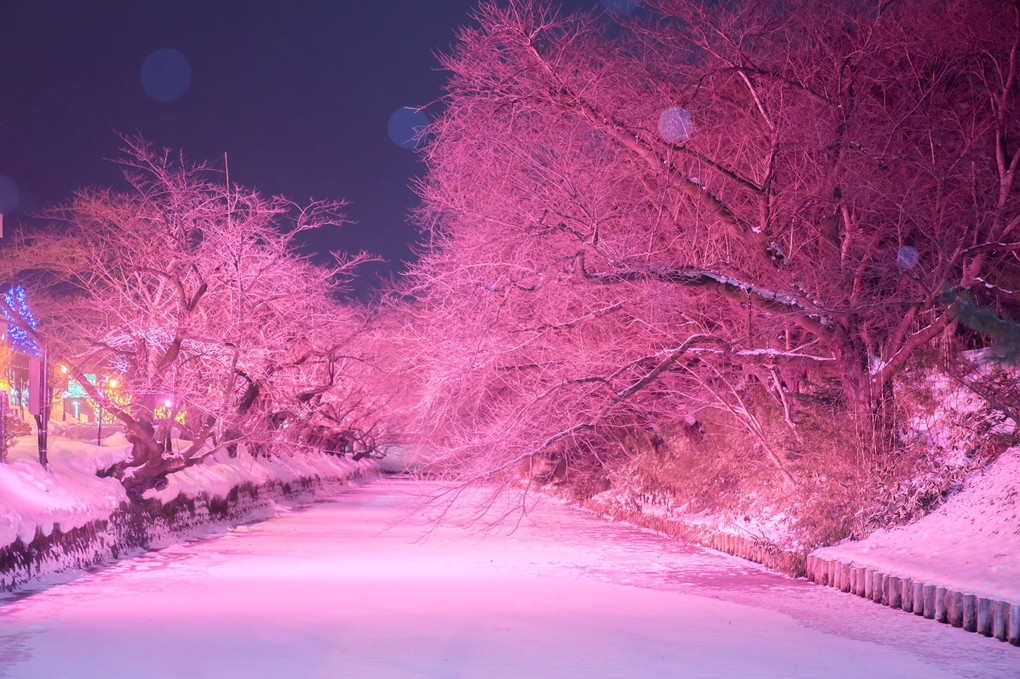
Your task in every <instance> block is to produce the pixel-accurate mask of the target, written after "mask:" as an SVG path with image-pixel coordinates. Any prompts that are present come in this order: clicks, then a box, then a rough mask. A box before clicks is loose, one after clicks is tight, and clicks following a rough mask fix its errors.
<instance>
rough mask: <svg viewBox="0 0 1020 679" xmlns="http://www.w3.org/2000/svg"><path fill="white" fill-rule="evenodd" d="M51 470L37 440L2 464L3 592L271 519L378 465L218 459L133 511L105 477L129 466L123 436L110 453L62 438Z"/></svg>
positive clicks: (107, 447) (316, 455) (329, 459)
mask: <svg viewBox="0 0 1020 679" xmlns="http://www.w3.org/2000/svg"><path fill="white" fill-rule="evenodd" d="M49 443H50V445H49V465H48V466H47V467H46V468H43V467H42V466H41V465H40V464H39V462H38V458H37V451H36V447H35V437H34V436H33V437H25V438H24V439H22V440H21V441H19V442H18V443H17V444H16V445H15V446H13V447H12V448H11V450H10V451H9V453H8V464H5V465H4V464H0V590H4V589H10V588H12V587H15V586H17V585H18V584H21V583H23V582H26V581H27V580H30V579H35V578H37V577H39V576H41V575H45V574H46V573H48V572H55V571H59V570H62V569H64V568H68V567H84V566H87V565H90V564H92V563H96V562H99V561H103V560H104V559H107V558H110V557H111V556H116V555H117V554H118V553H120V552H122V551H124V550H126V549H132V548H147V547H151V546H154V545H157V544H159V545H162V544H167V543H169V542H173V541H174V540H176V539H178V538H181V537H186V536H187V535H189V534H193V533H195V532H197V531H201V530H202V529H203V527H204V526H207V525H208V524H211V523H217V522H219V523H234V522H237V521H243V520H245V519H247V518H251V517H253V516H265V515H271V514H272V508H273V503H274V502H275V501H277V500H280V499H284V498H287V497H290V496H294V495H298V494H307V493H314V492H315V491H316V490H319V489H320V488H323V487H326V488H335V487H336V486H338V485H339V484H342V483H344V482H347V481H350V480H353V479H356V478H359V477H365V476H374V475H375V474H376V473H377V472H378V465H377V464H376V463H375V462H374V461H372V460H368V459H365V460H361V461H359V462H354V461H351V460H347V459H344V458H340V457H337V456H334V455H328V454H325V453H321V452H317V451H305V452H302V453H301V454H295V455H286V454H282V455H278V456H274V457H271V458H267V457H253V456H252V455H250V454H248V453H247V452H246V451H245V450H244V448H243V446H241V449H240V450H239V451H238V453H237V456H236V457H234V458H230V457H229V456H228V455H227V452H226V451H222V452H219V453H215V454H213V455H212V456H210V457H209V458H206V459H205V460H204V461H203V462H202V463H200V464H197V465H195V466H192V467H189V468H187V469H185V470H182V471H180V472H176V473H174V474H171V475H169V477H168V478H167V485H166V487H165V488H163V489H161V490H159V491H156V490H149V491H146V492H145V494H144V496H143V498H144V501H143V502H140V503H130V502H129V501H128V497H127V493H126V492H125V491H124V487H123V486H122V485H121V484H120V482H119V481H117V480H116V479H112V478H99V477H98V476H96V471H97V470H100V469H106V468H108V467H110V466H111V465H113V464H115V463H117V462H119V461H121V460H125V459H127V457H128V456H129V455H130V450H131V446H130V444H129V443H128V442H127V441H126V440H125V439H124V437H123V435H121V434H115V435H113V436H110V437H108V438H106V439H104V440H103V445H101V446H98V445H96V444H94V443H86V442H84V441H77V440H72V439H70V438H62V437H54V438H51V439H50V442H49Z"/></svg>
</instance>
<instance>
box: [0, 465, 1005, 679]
mask: <svg viewBox="0 0 1020 679" xmlns="http://www.w3.org/2000/svg"><path fill="white" fill-rule="evenodd" d="M442 488H443V486H440V485H438V484H425V485H418V484H414V483H413V482H410V481H395V480H384V481H380V482H377V483H374V484H371V485H369V486H367V487H363V488H359V489H356V490H353V491H351V492H349V493H346V494H344V495H341V496H338V497H337V498H336V499H335V500H334V501H331V502H326V503H319V504H315V505H311V506H308V507H306V508H304V509H291V510H287V509H283V510H281V514H280V515H279V516H278V517H277V518H274V519H271V520H268V521H265V522H262V523H258V524H252V525H247V526H241V527H238V528H235V529H232V530H230V531H228V532H226V533H224V534H221V535H218V536H215V537H211V538H206V539H203V540H199V541H196V542H192V543H189V544H184V545H179V546H175V547H170V548H167V549H165V550H163V551H161V552H153V553H149V554H147V555H144V556H142V557H139V558H135V559H130V560H125V561H121V562H118V563H115V564H112V565H109V566H107V567H105V568H101V569H98V570H95V571H93V572H90V573H80V574H78V577H76V578H73V579H70V580H68V579H67V577H66V576H65V578H64V581H63V584H55V583H51V584H50V585H49V586H48V587H47V588H42V591H39V592H37V593H34V594H32V595H31V596H20V597H19V596H15V595H12V596H10V597H8V598H7V599H6V603H4V604H3V605H0V676H3V677H9V678H10V679H22V678H30V677H39V678H42V677H46V678H50V677H82V678H88V677H103V678H104V679H116V678H117V677H140V676H144V677H150V678H158V677H182V676H187V677H253V678H255V677H274V678H275V677H330V678H332V677H373V678H376V677H379V678H386V677H407V678H410V677H487V678H488V677H493V678H496V677H584V678H585V679H588V678H591V677H712V678H718V677H741V678H745V677H825V678H826V679H839V678H840V677H848V678H849V677H853V678H858V677H925V678H938V677H988V678H999V677H1002V678H1003V679H1005V678H1007V677H1009V678H1011V679H1014V678H1015V677H1017V676H1020V653H1018V652H1017V649H1016V648H1013V647H1011V646H1009V645H1007V644H1003V643H1001V642H997V641H994V640H990V639H986V638H984V637H981V636H979V635H976V634H969V633H966V632H963V631H961V630H958V629H954V628H952V627H949V626H948V625H936V624H932V623H931V622H930V621H927V620H924V619H921V618H917V617H916V616H912V615H904V614H903V613H899V612H896V611H892V610H890V609H887V608H883V607H878V606H875V605H874V604H871V603H870V602H866V601H864V600H862V599H858V598H856V597H847V596H844V595H842V594H840V593H838V592H835V591H833V590H831V589H827V588H822V587H816V586H813V585H810V584H808V583H806V582H804V581H793V580H789V579H787V578H784V577H782V576H779V575H776V574H772V573H768V572H766V571H764V570H762V569H761V568H759V567H757V566H754V565H752V564H748V563H746V562H743V561H740V560H738V559H734V558H731V557H726V556H724V555H721V554H719V553H716V552H712V551H709V550H704V549H700V548H695V547H689V546H684V545H681V544H677V543H674V542H670V541H669V540H666V539H665V538H663V537H661V536H659V535H656V534H653V533H649V532H645V531H640V530H637V529H634V528H631V527H628V526H625V525H622V524H618V523H612V522H609V521H605V520H601V519H598V518H596V517H594V516H593V515H591V514H590V513H587V512H584V511H582V510H578V509H574V508H571V507H566V506H563V505H560V504H557V503H555V502H554V501H551V500H545V499H542V498H536V499H535V502H536V503H537V504H536V505H534V506H532V507H530V511H529V514H528V515H527V516H526V517H525V518H524V519H523V520H521V521H520V522H519V524H515V523H508V524H504V525H502V526H497V527H494V528H491V529H490V530H487V531H480V530H479V529H480V527H482V526H484V525H485V522H484V521H483V522H480V523H474V524H469V523H467V518H468V516H469V514H470V513H469V511H468V510H467V509H465V508H464V507H465V506H467V505H458V506H455V507H454V508H452V509H450V510H449V511H448V512H447V514H446V521H445V522H443V523H440V524H436V523H432V522H431V521H430V519H429V516H428V513H427V512H426V511H423V510H422V508H421V507H420V506H419V504H418V497H416V493H421V494H425V495H433V494H435V493H436V492H438V491H439V490H441V489H442ZM466 499H468V500H470V499H477V498H466ZM494 509H495V510H496V511H495V513H496V514H498V513H499V510H500V509H502V506H501V505H500V503H499V502H497V503H496V504H495V505H494ZM0 601H4V600H3V599H0Z"/></svg>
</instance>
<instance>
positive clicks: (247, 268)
mask: <svg viewBox="0 0 1020 679" xmlns="http://www.w3.org/2000/svg"><path fill="white" fill-rule="evenodd" d="M126 141H127V147H126V149H125V151H126V155H125V160H124V161H122V163H123V166H124V168H125V175H126V177H127V179H128V181H129V183H130V185H131V187H132V190H131V191H129V192H124V193H119V192H114V191H109V190H89V191H83V192H81V193H80V194H79V195H78V196H77V197H76V198H75V199H74V201H73V202H72V203H71V204H70V205H68V206H67V207H66V208H62V209H58V210H55V211H53V212H52V214H51V217H53V219H54V220H55V221H57V222H58V223H57V225H56V226H55V227H54V228H52V229H51V230H48V231H46V232H43V233H39V234H35V235H31V236H26V237H23V238H22V239H21V240H20V242H19V243H18V245H17V248H16V250H17V252H16V256H15V257H14V258H12V260H10V261H12V262H14V263H15V265H16V267H17V269H18V271H14V272H12V273H13V274H15V275H18V276H19V277H20V278H21V279H23V280H26V281H30V282H31V285H32V289H33V291H34V292H35V293H36V294H38V295H45V296H46V297H47V300H48V302H49V304H48V305H46V306H45V307H44V308H43V309H41V312H40V314H39V315H40V316H41V317H44V319H45V322H44V324H43V325H42V326H41V327H40V335H42V338H43V339H44V340H45V341H46V343H47V344H48V346H50V348H51V349H50V352H51V355H52V356H54V357H55V358H59V359H61V360H64V361H66V362H67V364H68V365H70V366H71V373H72V375H73V376H74V377H76V378H77V379H78V381H79V382H80V383H81V384H82V386H83V387H84V388H85V389H86V391H88V392H89V393H90V396H91V397H92V398H93V399H95V400H96V401H97V402H99V403H100V404H101V405H102V406H103V407H104V409H106V410H108V411H109V412H110V413H112V414H113V415H114V416H116V418H117V419H119V420H120V421H121V422H122V423H123V424H124V427H125V434H126V435H127V437H128V439H129V440H130V441H131V443H132V444H133V453H132V456H131V459H130V460H129V461H128V462H126V463H124V464H122V465H119V466H118V467H116V468H114V469H113V470H111V471H112V473H115V474H117V475H120V476H123V477H124V480H125V485H126V486H128V487H129V489H130V490H132V491H136V492H141V491H143V490H144V489H146V488H148V487H149V486H150V485H151V484H152V483H153V482H156V483H158V479H159V478H160V477H162V476H164V475H165V474H167V473H169V472H172V471H175V470H178V469H181V468H184V467H185V466H188V465H190V464H194V463H195V462H197V461H199V460H200V459H202V458H203V457H205V456H207V455H209V454H212V453H214V452H216V451H218V450H223V449H226V450H228V451H229V452H230V453H231V454H234V453H236V450H237V447H238V446H239V445H246V446H248V447H249V448H250V449H252V450H253V451H256V450H266V451H268V450H270V449H271V448H272V445H271V444H272V443H273V442H274V441H275V440H277V439H278V438H279V435H280V433H281V429H282V425H283V423H284V422H285V421H286V422H287V423H288V425H292V427H290V431H292V432H294V431H299V430H301V429H302V428H303V427H304V426H305V425H306V424H307V423H309V422H312V421H314V420H315V419H316V417H318V416H319V415H318V413H317V411H318V409H319V406H320V405H321V404H323V403H328V402H329V399H326V398H324V397H323V394H326V393H327V392H329V391H330V390H334V389H335V388H336V387H338V385H339V384H340V382H341V379H340V376H342V375H344V373H345V369H346V368H345V362H348V361H350V360H351V355H352V354H354V355H357V353H358V352H359V351H360V349H359V348H358V346H357V338H358V337H359V336H360V335H361V334H362V333H363V329H364V326H365V322H366V320H365V318H364V314H363V312H361V311H359V310H358V309H357V308H355V307H353V306H350V305H344V304H341V303H340V302H339V301H338V300H337V297H336V294H335V293H336V292H337V291H338V290H340V289H341V288H342V286H343V285H345V284H346V283H347V282H348V281H349V279H350V276H351V275H352V273H353V270H354V268H355V267H356V266H357V265H358V264H359V263H360V262H363V261H365V260H366V259H367V258H368V257H367V256H366V255H358V256H355V257H343V256H339V255H338V256H336V257H335V261H334V264H333V265H332V266H320V265H316V264H313V263H312V262H310V261H309V260H307V259H306V258H304V257H301V256H299V255H298V254H296V250H295V248H296V244H297V243H298V239H299V238H301V237H302V234H304V233H305V232H308V231H310V230H313V229H319V228H326V227H333V226H337V225H340V224H341V223H342V222H343V215H342V212H341V208H342V205H341V204H338V203H313V204H311V205H308V206H298V205H295V204H293V203H291V202H290V201H287V200H285V199H282V198H272V199H267V198H263V197H262V196H260V195H259V194H258V193H256V192H254V191H251V190H247V189H244V188H242V187H236V186H228V185H227V184H226V183H225V182H224V181H223V178H222V176H220V175H218V174H217V173H213V172H211V171H210V169H209V168H208V167H206V166H187V165H185V164H184V163H183V162H180V161H175V160H174V159H173V158H172V157H171V156H170V155H169V154H168V153H167V152H162V153H157V152H155V151H153V150H152V149H151V148H150V147H149V146H147V145H146V144H145V143H143V142H142V141H140V140H135V139H128V140H126ZM97 367H98V368H101V369H103V370H104V371H107V372H109V373H112V374H115V375H119V376H120V378H121V379H120V382H121V384H120V385H119V389H120V390H121V391H123V392H124V393H126V394H128V395H129V396H130V404H129V405H122V404H121V403H118V402H117V401H115V400H112V399H110V398H109V397H108V395H107V394H104V393H102V392H101V391H100V390H99V388H98V387H96V386H94V385H92V384H90V383H89V382H88V381H87V380H86V379H84V376H83V374H84V373H85V372H92V371H95V369H96V368H97ZM354 391H356V390H353V389H351V388H347V389H346V390H342V389H341V390H340V391H338V392H337V393H334V394H332V395H331V396H330V398H331V399H333V400H334V401H336V400H339V401H344V400H345V399H346V396H349V395H350V394H351V393H353V392H354ZM349 406H350V407H348V408H346V409H343V411H342V414H341V412H340V411H337V410H336V408H335V407H332V406H331V407H330V408H329V409H327V410H328V413H327V414H328V415H329V416H330V417H331V418H332V420H333V422H332V424H333V426H334V427H336V428H344V429H347V430H351V431H359V430H360V429H359V427H360V422H361V420H360V419H359V418H361V417H362V416H363V415H364V412H363V411H364V410H365V409H364V408H360V407H359V406H357V405H352V404H349ZM294 438H295V437H293V436H292V437H291V439H294ZM175 440H176V442H175ZM129 470H130V471H129Z"/></svg>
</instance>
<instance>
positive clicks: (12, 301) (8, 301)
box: [2, 285, 42, 356]
mask: <svg viewBox="0 0 1020 679" xmlns="http://www.w3.org/2000/svg"><path fill="white" fill-rule="evenodd" d="M25 297H26V295H25V288H23V287H21V286H20V285H15V286H14V287H13V288H11V289H10V290H8V291H7V293H6V294H5V295H4V303H5V304H4V305H3V306H2V309H3V312H4V317H5V318H6V319H7V334H8V335H10V337H11V348H13V349H14V350H15V351H17V352H20V353H22V354H28V355H29V356H42V352H41V351H39V345H38V344H36V343H35V340H34V339H32V338H31V337H30V336H29V334H28V332H27V331H26V330H25V328H24V327H22V324H23V323H24V324H27V325H28V326H29V327H30V328H32V329H33V330H35V317H34V316H32V310H31V309H29V308H28V300H27V299H26V298H25ZM11 309H13V310H14V311H15V312H17V315H18V316H19V318H17V319H15V318H14V316H12V315H11V311H10V310H11Z"/></svg>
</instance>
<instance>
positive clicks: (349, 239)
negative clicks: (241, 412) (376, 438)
mask: <svg viewBox="0 0 1020 679" xmlns="http://www.w3.org/2000/svg"><path fill="white" fill-rule="evenodd" d="M607 1H609V2H610V3H612V2H616V3H619V2H621V1H622V2H628V1H631V2H632V1H633V0H607ZM476 5H477V2H476V0H371V1H365V2H360V1H359V2H354V1H346V0H315V1H306V2H301V1H292V2H287V1H285V0H279V1H268V2H267V1H258V0H184V1H182V0H177V1H158V2H157V1H150V2H146V1H134V0H132V1H129V2H125V1H124V0H116V1H114V0H105V1H90V2H64V1H63V0H60V1H57V0H33V1H32V2H10V3H5V8H4V10H3V12H2V14H0V96H2V99H0V194H3V192H4V186H3V185H4V183H5V182H6V180H4V179H3V178H4V177H9V178H10V180H11V181H12V182H13V184H14V185H15V186H16V187H17V190H18V195H19V205H18V209H17V211H15V212H13V214H11V215H10V216H9V217H8V218H7V220H6V222H7V225H8V228H10V226H12V225H13V222H16V221H17V220H18V215H19V214H20V215H24V214H28V213H31V212H32V211H33V210H36V209H38V208H41V207H45V206H48V205H52V204H54V203H59V202H63V201H66V200H68V199H69V198H70V196H71V194H72V192H73V191H74V190H75V189H77V188H79V187H83V186H96V185H98V186H116V185H117V184H118V182H119V181H120V172H119V170H118V168H117V167H116V166H115V165H113V164H112V163H110V162H107V161H106V160H104V159H107V158H111V157H114V156H116V155H117V151H118V148H119V140H118V138H117V136H116V133H117V132H125V133H135V132H138V133H141V134H142V135H143V136H144V137H145V138H147V139H149V140H150V141H152V142H153V143H155V144H156V145H158V146H161V147H170V148H173V149H180V150H182V151H183V152H184V154H185V156H186V158H187V159H189V160H191V161H202V160H208V161H213V162H214V163H222V158H223V153H224V152H227V153H228V154H229V159H230V173H231V181H232V182H236V183H239V184H243V185H246V186H250V187H255V188H257V189H259V190H261V191H262V192H263V193H265V194H283V195H286V196H288V197H290V198H293V199H295V200H298V201H303V200H306V199H308V198H309V197H315V198H324V199H340V198H346V199H348V200H349V201H351V206H350V208H349V210H348V213H349V215H350V217H351V218H352V219H353V220H355V221H356V222H357V224H356V225H353V226H349V227H346V228H345V229H343V230H334V231H332V232H331V235H330V236H328V237H322V238H321V239H320V240H318V241H316V242H315V243H314V244H313V245H314V247H316V248H318V249H321V250H329V249H345V250H359V249H367V250H370V251H373V252H376V253H378V254H381V255H383V256H384V257H386V258H387V259H389V260H391V265H389V266H387V267H376V270H375V271H374V272H373V273H374V274H379V273H383V274H385V273H387V272H388V271H392V270H395V269H398V268H399V262H400V261H401V260H403V259H406V258H407V257H408V256H409V252H410V251H409V249H408V247H409V243H411V242H412V241H413V240H414V238H415V235H416V230H415V228H414V227H413V226H411V225H409V224H408V223H407V214H408V211H409V210H410V209H411V208H412V207H413V205H414V203H415V197H414V195H413V193H412V191H411V190H410V189H409V188H408V184H409V182H410V179H411V178H412V177H413V176H416V175H418V174H420V173H421V172H422V166H421V163H420V162H419V160H418V159H417V157H416V156H415V154H414V153H413V152H412V151H410V150H406V149H403V148H400V147H398V146H397V145H396V144H394V143H393V142H392V141H391V139H390V137H389V135H388V133H387V123H388V121H389V119H390V116H391V114H392V113H393V112H394V111H395V110H397V109H399V108H401V107H405V106H420V105H423V104H426V103H428V102H430V101H434V100H435V99H436V98H437V97H439V96H440V94H441V87H442V84H443V82H444V80H445V78H446V75H445V74H443V73H442V72H439V71H438V70H437V67H438V64H437V60H436V58H435V56H434V54H435V52H436V51H447V50H448V49H449V47H450V46H451V44H452V42H453V38H454V30H455V28H456V27H457V26H460V25H463V24H464V23H466V22H468V21H469V13H470V11H471V10H472V9H473V8H474V7H475V6H476ZM562 5H563V6H566V7H569V8H579V7H584V8H588V7H592V6H598V0H565V2H563V3H562ZM161 49H172V50H177V51H178V52H179V53H180V54H182V55H183V56H184V57H185V58H186V60H187V63H188V65H189V66H190V71H191V78H190V84H187V82H186V81H184V82H185V84H187V89H186V90H184V92H183V94H181V95H180V96H179V97H178V98H176V99H175V100H173V101H168V102H165V101H157V100H155V99H153V98H152V97H151V96H150V94H149V93H147V91H146V89H145V87H143V76H142V73H143V64H144V63H145V61H146V59H147V57H149V55H150V54H152V53H153V52H155V51H157V50H161ZM170 75H171V82H170V85H171V86H172V85H173V78H172V75H173V74H172V72H171V74H170ZM157 76H158V72H157ZM178 84H180V83H178ZM171 90H172V87H171ZM175 95H176V93H175V92H173V91H169V92H164V93H158V92H157V93H156V96H162V97H164V98H172V97H173V96H175ZM5 201H7V202H9V201H10V198H9V197H7V198H5V197H4V196H3V195H0V202H5ZM2 207H3V206H0V208H2ZM7 212H9V213H10V212H11V209H10V206H8V207H7Z"/></svg>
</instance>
